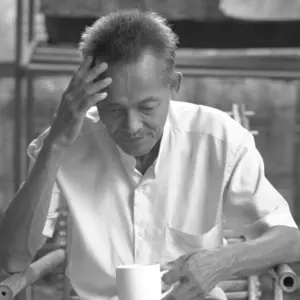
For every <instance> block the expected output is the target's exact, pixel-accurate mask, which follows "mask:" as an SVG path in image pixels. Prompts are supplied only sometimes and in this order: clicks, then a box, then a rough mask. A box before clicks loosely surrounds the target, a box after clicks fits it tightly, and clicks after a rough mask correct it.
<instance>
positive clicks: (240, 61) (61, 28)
mask: <svg viewBox="0 0 300 300" xmlns="http://www.w3.org/2000/svg"><path fill="white" fill-rule="evenodd" d="M133 7H138V8H141V9H144V10H149V9H151V10H154V11H156V12H158V13H160V14H162V15H163V16H164V17H166V18H167V19H168V20H169V23H170V24H171V25H172V28H173V30H174V31H175V32H176V33H177V34H178V35H179V39H180V45H179V51H178V68H179V69H182V72H183V74H184V76H185V78H184V82H183V86H182V89H181V91H180V96H179V100H180V101H188V102H193V103H199V104H205V105H209V106H213V107H217V108H219V109H222V110H224V111H228V112H229V111H231V109H232V105H233V104H242V105H244V106H245V108H246V111H247V112H248V115H250V116H249V121H250V127H251V129H252V130H255V131H257V132H258V134H257V135H256V136H255V139H256V143H257V147H258V149H259V150H260V152H261V154H262V156H263V159H264V161H265V169H266V174H267V177H268V178H269V180H270V181H271V183H272V184H273V185H274V186H275V187H276V188H277V189H278V190H279V191H280V192H281V193H282V194H283V195H284V197H285V198H286V199H287V201H288V202H289V205H290V207H291V210H292V212H293V215H294V217H295V219H296V220H297V222H298V224H299V223H300V200H299V195H300V190H299V183H300V177H299V172H300V164H299V155H300V151H299V150H300V148H299V136H300V135H299V128H300V127H299V124H300V95H299V79H300V37H299V31H300V4H299V3H298V1H296V0H285V1H283V0H282V1H279V0H278V1H275V0H273V1H264V0H260V1H256V0H253V1H246V0H244V1H243V0H224V1H221V0H185V1H182V0H145V1H142V0H119V1H118V0H114V1H112V0H107V1H105V0H97V1H96V0H40V1H37V0H35V1H33V0H24V1H22V0H20V1H13V0H1V2H0V219H1V214H3V212H4V211H5V209H6V207H7V205H8V204H9V201H10V200H11V199H12V198H13V195H14V193H15V191H16V190H17V188H18V187H19V185H20V183H21V182H22V180H24V178H25V176H26V172H27V161H26V147H27V145H28V143H29V141H30V140H32V139H33V138H34V137H36V136H37V135H38V134H39V133H41V131H42V130H44V129H45V128H46V127H47V126H49V124H50V122H51V119H52V116H53V114H54V113H55V110H56V108H57V105H58V103H59V101H60V99H61V93H62V92H63V90H64V89H65V87H66V85H67V83H68V80H69V78H70V75H71V74H72V72H73V70H74V69H75V68H76V66H77V65H78V63H79V61H80V59H79V56H78V53H77V50H76V47H77V44H78V41H79V39H80V35H81V32H82V31H83V30H84V28H85V27H86V26H88V25H91V24H92V23H93V22H94V20H95V19H96V18H98V17H99V16H101V15H103V14H105V13H108V12H111V11H114V10H116V9H121V8H133ZM50 242H53V241H50ZM50 244H51V243H50ZM295 267H296V268H297V266H295ZM261 283H262V290H263V298H264V299H272V297H271V286H270V280H269V279H268V276H262V278H261ZM58 285H59V283H58V282H57V279H53V278H52V277H51V276H48V277H45V278H44V279H43V280H42V281H41V282H40V285H36V287H35V297H37V298H39V299H40V298H43V299H44V298H47V297H48V298H49V299H50V298H52V299H53V297H54V296H55V295H56V296H57V297H58V298H59V297H60V296H59V295H60V294H59V292H58V291H59V288H58ZM60 285H62V283H61V282H60ZM56 296H55V297H56ZM299 298H300V293H294V294H290V295H285V299H299Z"/></svg>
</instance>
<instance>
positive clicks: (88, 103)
mask: <svg viewBox="0 0 300 300" xmlns="http://www.w3.org/2000/svg"><path fill="white" fill-rule="evenodd" d="M106 97H107V93H99V94H95V95H93V96H91V97H88V98H86V99H84V100H83V101H82V102H81V103H80V104H79V106H78V109H79V110H80V111H87V110H88V109H90V108H91V107H92V106H94V105H96V104H97V103H99V102H101V101H103V100H104V99H106Z"/></svg>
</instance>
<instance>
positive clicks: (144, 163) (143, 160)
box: [135, 138, 161, 174]
mask: <svg viewBox="0 0 300 300" xmlns="http://www.w3.org/2000/svg"><path fill="white" fill-rule="evenodd" d="M160 142H161V138H160V139H159V141H158V142H157V143H156V144H155V146H154V147H153V148H152V149H151V151H150V152H149V153H147V154H145V155H142V156H136V157H135V159H136V168H137V169H138V170H139V171H140V172H141V173H142V174H144V173H145V172H146V171H147V169H148V168H149V167H150V166H151V165H152V164H153V162H154V161H155V159H156V158H157V156H158V153H159V149H160Z"/></svg>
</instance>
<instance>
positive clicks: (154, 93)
mask: <svg viewBox="0 0 300 300" xmlns="http://www.w3.org/2000/svg"><path fill="white" fill-rule="evenodd" d="M176 44H177V37H176V35H175V34H174V33H173V32H172V30H171V29H170V28H169V27H168V25H167V24H166V22H165V20H164V19H163V18H161V17H160V16H158V15H157V14H154V13H142V12H140V11H137V10H135V11H121V12H116V13H112V14H110V15H107V16H105V17H102V18H100V19H99V20H98V21H97V22H96V23H95V24H94V25H93V26H91V27H90V28H88V29H87V30H86V32H85V33H84V34H83V36H82V41H81V44H80V51H81V53H82V57H83V63H82V64H81V66H80V67H79V69H78V71H77V72H76V73H75V75H74V76H73V78H72V80H71V82H70V84H69V86H68V88H67V89H66V91H65V92H64V93H63V96H62V101H61V104H60V106H59V109H58V112H57V114H56V116H55V118H54V121H53V123H52V125H51V127H50V128H48V129H47V130H46V131H45V132H44V133H43V134H42V135H41V136H39V137H38V138H37V139H36V140H35V141H33V142H32V143H31V145H30V146H29V149H28V153H29V156H30V158H31V172H30V173H29V175H28V178H27V180H26V181H25V183H24V184H23V185H22V187H21V188H20V190H19V191H18V193H17V194H16V195H15V198H14V200H13V201H12V202H11V204H10V206H9V208H8V210H7V211H6V213H5V216H4V219H3V222H2V224H1V228H0V240H1V250H0V259H1V260H0V266H1V268H3V269H4V270H6V271H7V272H10V273H12V272H18V271H21V270H23V269H25V268H26V267H27V266H28V265H29V264H30V262H31V261H32V257H33V256H34V254H35V253H36V251H37V250H38V249H39V248H40V247H41V246H42V244H43V243H44V242H45V240H46V238H47V236H51V234H52V233H53V230H54V226H55V217H56V214H55V209H56V208H57V202H58V199H59V195H60V194H61V193H62V194H63V196H64V198H65V199H66V200H67V202H68V205H69V207H70V211H71V213H72V220H73V221H72V228H71V231H72V234H71V237H70V254H69V255H70V256H69V264H68V269H67V274H68V276H69V277H70V279H71V282H72V285H73V287H74V289H75V291H76V292H77V293H78V295H79V296H80V298H82V299H84V300H93V299H111V298H114V297H116V286H115V267H116V266H117V265H120V264H132V263H138V264H140V263H141V264H151V263H161V264H162V265H164V266H165V267H167V269H168V272H167V273H166V274H165V275H164V277H163V280H164V282H165V283H167V284H173V283H175V282H177V283H178V284H177V288H176V289H174V291H173V293H172V295H171V296H172V297H173V298H175V299H178V300H182V299H184V300H192V299H204V297H205V296H206V295H207V294H208V293H209V291H211V290H212V289H213V288H214V287H215V286H216V285H217V284H218V282H219V281H221V280H225V279H226V278H228V277H229V276H232V275H240V276H246V275H250V274H254V273H258V272H260V271H262V270H266V269H269V268H271V267H273V266H274V265H276V264H279V263H289V262H293V261H297V260H300V252H299V249H300V236H299V231H298V228H297V226H296V224H295V222H294V221H293V218H292V217H291V214H290V210H289V207H288V204H287V202H286V201H285V200H284V199H283V197H282V196H281V195H280V194H279V193H278V192H277V191H276V190H275V189H274V187H273V186H272V185H271V184H270V183H269V181H268V180H267V179H266V177H265V174H264V164H263V160H262V158H261V156H260V154H259V152H258V151H257V149H256V147H255V143H254V139H253V137H252V135H251V134H250V133H249V132H248V131H247V130H246V129H244V128H243V127H242V126H240V125H239V124H238V123H237V122H235V121H234V120H232V119H231V118H230V117H229V116H227V114H225V113H223V112H221V111H219V110H216V109H213V108H209V107H205V106H201V105H194V104H188V103H184V102H178V101H173V100H174V99H176V95H177V92H178V90H179V87H180V82H181V78H182V75H181V74H180V73H178V72H175V70H174V60H175V50H176ZM224 222H225V224H226V226H228V227H229V228H231V229H232V230H233V231H234V232H235V234H237V235H244V236H246V237H247V238H248V240H247V242H244V243H240V244H234V245H225V244H223V235H222V228H223V223H224ZM8 233H9V234H8ZM168 262H170V263H169V264H166V263H168Z"/></svg>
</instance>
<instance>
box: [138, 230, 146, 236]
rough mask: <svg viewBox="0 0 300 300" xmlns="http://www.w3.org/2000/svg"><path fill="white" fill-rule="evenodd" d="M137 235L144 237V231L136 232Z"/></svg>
mask: <svg viewBox="0 0 300 300" xmlns="http://www.w3.org/2000/svg"><path fill="white" fill-rule="evenodd" d="M137 234H138V236H139V237H144V236H145V233H144V230H141V229H140V230H139V231H138V232H137Z"/></svg>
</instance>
